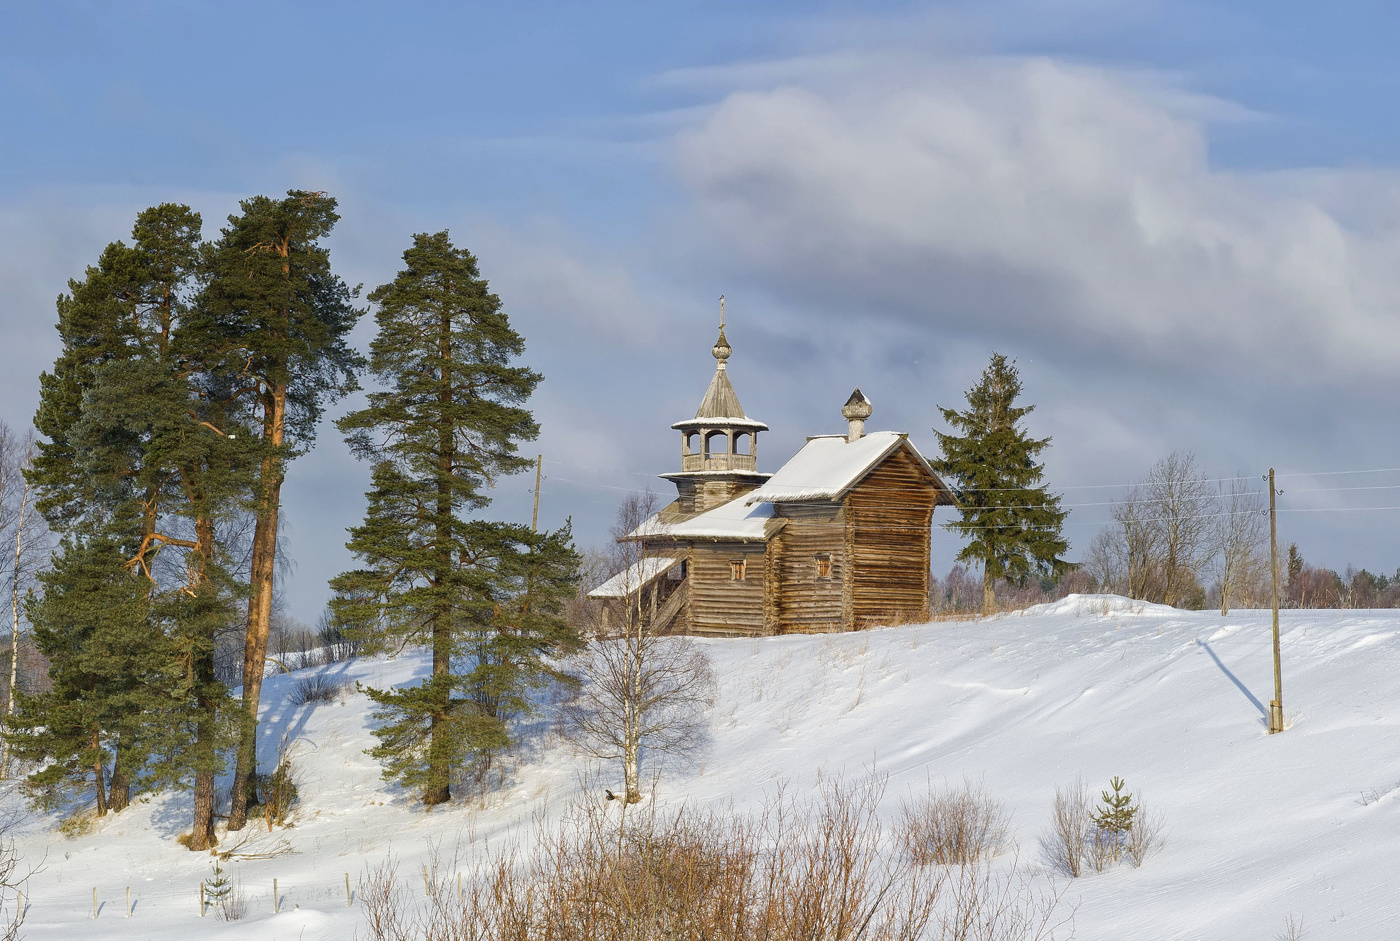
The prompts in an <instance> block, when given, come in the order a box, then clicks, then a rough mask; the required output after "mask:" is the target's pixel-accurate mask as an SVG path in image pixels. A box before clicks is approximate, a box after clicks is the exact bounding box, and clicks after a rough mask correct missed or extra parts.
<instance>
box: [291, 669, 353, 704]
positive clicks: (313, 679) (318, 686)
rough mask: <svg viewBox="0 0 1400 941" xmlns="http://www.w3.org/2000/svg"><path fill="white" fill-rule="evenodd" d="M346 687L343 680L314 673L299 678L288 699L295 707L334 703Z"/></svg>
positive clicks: (293, 685)
mask: <svg viewBox="0 0 1400 941" xmlns="http://www.w3.org/2000/svg"><path fill="white" fill-rule="evenodd" d="M346 685H347V684H346V683H345V682H344V681H343V680H338V679H335V678H333V677H329V676H327V675H326V674H324V673H313V674H311V675H310V676H303V677H299V678H298V679H297V681H296V682H295V683H293V684H292V691H291V693H290V694H289V695H288V697H287V698H288V699H290V700H291V701H292V705H294V706H306V705H312V704H315V703H332V702H335V701H337V700H338V699H340V697H341V696H342V695H343V694H344V692H345V687H346Z"/></svg>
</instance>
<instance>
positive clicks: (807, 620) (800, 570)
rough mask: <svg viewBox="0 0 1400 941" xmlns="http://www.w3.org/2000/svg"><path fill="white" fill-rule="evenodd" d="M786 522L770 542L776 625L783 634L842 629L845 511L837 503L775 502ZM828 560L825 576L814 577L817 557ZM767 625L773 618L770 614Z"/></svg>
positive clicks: (845, 566) (844, 572) (844, 579)
mask: <svg viewBox="0 0 1400 941" xmlns="http://www.w3.org/2000/svg"><path fill="white" fill-rule="evenodd" d="M776 509H777V512H778V515H779V516H782V517H785V518H787V520H788V523H787V525H786V526H785V527H784V528H783V530H782V532H781V533H780V534H779V535H778V536H777V537H776V538H775V539H774V540H773V541H774V542H775V543H777V545H776V546H775V549H774V553H773V554H774V556H775V560H774V563H775V564H774V565H773V570H774V573H775V575H776V577H777V581H778V585H777V610H776V612H774V614H775V616H776V621H777V629H778V631H779V632H783V633H789V632H791V633H803V634H810V633H824V632H828V631H839V630H844V629H845V628H844V616H843V611H844V606H845V605H844V591H843V588H844V585H845V581H846V575H847V573H846V569H847V565H846V549H845V532H846V513H845V509H844V508H843V507H842V506H841V505H840V504H839V503H831V502H828V501H822V502H820V503H780V504H778V505H777V507H776ZM821 554H825V555H828V556H830V558H831V575H830V577H829V578H818V577H817V556H818V555H821ZM770 623H772V617H771V616H770Z"/></svg>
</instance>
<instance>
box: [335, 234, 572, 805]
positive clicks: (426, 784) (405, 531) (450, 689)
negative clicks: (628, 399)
mask: <svg viewBox="0 0 1400 941" xmlns="http://www.w3.org/2000/svg"><path fill="white" fill-rule="evenodd" d="M403 257H404V263H405V267H404V269H403V270H402V271H400V272H399V274H398V275H397V277H396V278H395V279H394V281H393V282H391V283H389V284H385V285H382V286H381V287H379V288H376V289H375V291H374V292H373V293H371V294H370V300H371V301H373V302H374V303H376V304H378V305H379V310H378V312H377V314H376V321H377V323H378V327H379V330H378V334H377V335H376V337H375V339H374V341H373V344H372V345H371V358H370V368H371V370H372V371H373V373H374V375H375V377H376V378H377V379H378V380H379V382H380V383H381V384H382V386H383V391H377V392H372V393H370V395H369V397H368V398H369V404H368V406H367V407H366V408H364V409H361V410H359V411H357V412H353V413H351V414H350V415H347V416H345V417H344V418H342V419H341V420H340V421H339V422H338V423H337V424H338V427H339V428H340V429H341V431H342V432H344V433H345V434H346V439H347V441H348V442H349V444H350V447H351V450H352V451H353V452H354V453H355V455H356V456H357V457H359V458H361V459H365V460H369V461H372V462H373V471H372V488H371V490H370V491H369V493H368V494H367V495H366V496H367V499H368V508H367V509H366V512H365V518H364V522H363V523H362V524H361V525H359V526H356V527H354V528H353V529H351V530H350V534H351V539H350V542H349V543H348V545H349V548H350V549H351V550H352V551H353V552H354V553H355V554H356V556H358V557H359V559H360V560H361V561H362V563H363V566H364V567H363V568H360V569H357V570H355V571H351V572H346V573H345V574H343V575H340V576H339V577H337V578H336V579H335V580H334V581H333V582H332V587H333V588H334V589H335V591H336V593H337V594H336V598H335V600H334V601H333V602H332V606H333V609H334V611H335V614H336V617H337V618H338V619H339V621H340V622H341V623H343V624H345V625H347V626H348V627H349V628H351V629H353V630H354V631H355V632H356V633H357V634H358V635H359V636H360V637H362V638H364V639H365V640H366V641H367V646H368V648H369V649H386V648H391V649H392V648H398V647H401V646H403V645H404V644H416V645H421V646H424V647H427V648H428V649H429V650H430V651H431V653H432V669H431V673H430V675H429V677H428V678H427V679H426V680H425V681H423V682H422V683H421V684H420V685H417V686H413V687H409V688H403V689H395V690H370V691H369V695H370V697H371V698H372V699H373V700H374V702H375V703H376V704H377V705H378V706H379V711H378V718H379V721H380V722H381V723H383V724H382V726H381V727H380V728H379V729H377V730H376V732H375V734H376V735H377V736H378V737H379V745H378V746H376V747H375V748H374V749H372V750H371V754H372V755H374V757H376V758H378V759H379V760H380V761H382V762H384V765H385V769H384V774H385V777H386V778H388V779H392V780H398V781H399V782H401V783H402V784H403V785H404V786H405V787H411V788H416V789H420V790H421V792H422V799H423V802H424V803H425V804H427V805H429V806H431V805H434V804H438V803H441V802H443V801H446V800H448V799H449V798H450V796H451V794H450V789H449V778H450V775H451V772H452V771H453V769H455V768H460V767H461V766H462V765H463V764H464V763H465V762H466V761H468V760H469V759H471V758H483V757H486V756H489V755H490V754H491V753H492V752H494V751H496V750H499V749H501V748H503V747H505V746H506V745H507V744H509V741H510V735H509V722H508V720H509V718H510V716H511V715H512V714H513V713H514V712H517V711H519V710H520V709H522V708H525V699H524V691H525V689H526V688H527V687H528V686H529V685H530V683H532V682H534V681H535V679H536V678H537V677H538V676H539V675H540V674H541V673H542V672H543V671H544V669H545V667H544V664H543V661H542V657H543V656H544V655H545V654H546V653H548V652H549V651H552V650H555V649H559V648H561V647H566V646H568V645H569V644H570V643H571V642H572V638H571V635H570V634H569V633H568V630H567V628H566V627H565V626H564V624H563V622H562V620H561V619H560V618H559V617H558V609H559V606H560V597H561V595H562V594H563V593H564V591H565V590H566V589H567V587H568V586H571V585H572V583H573V580H574V579H575V578H576V575H575V571H576V569H577V565H578V559H577V555H576V553H575V552H574V550H573V547H572V545H570V544H569V536H568V530H567V529H565V530H563V531H561V532H559V533H554V534H545V535H538V534H533V533H531V532H530V530H529V528H527V527H522V526H519V525H514V524H509V523H502V522H492V521H487V520H482V519H479V518H474V517H473V514H474V513H476V512H478V511H480V510H483V509H484V508H486V507H487V506H488V504H489V503H490V498H489V496H488V495H487V494H486V489H487V488H488V487H490V486H492V485H493V483H494V482H495V481H496V480H497V479H498V478H499V477H501V476H502V475H506V474H511V473H515V472H517V471H520V470H523V469H525V468H526V467H527V466H528V464H529V463H530V462H529V461H528V460H526V459H524V458H522V457H521V456H520V455H519V454H518V453H517V447H518V444H519V443H520V442H522V441H528V440H532V439H534V438H535V436H536V435H537V434H538V431H539V428H538V426H537V425H536V424H535V421H534V419H533V418H532V417H531V415H530V412H529V411H527V410H526V409H525V408H524V407H523V403H524V402H525V401H526V399H528V398H529V396H530V394H531V393H532V392H533V391H534V389H535V387H536V385H538V383H539V381H540V376H539V374H538V373H536V372H534V371H532V370H530V369H528V368H525V367H523V366H519V365H515V364H514V360H515V359H516V358H517V357H518V356H519V355H520V354H521V352H523V350H524V340H523V339H522V338H521V336H520V335H519V334H518V333H516V332H515V331H514V330H513V329H512V328H511V325H510V321H509V320H508V318H507V317H506V315H505V313H504V312H503V311H502V310H501V302H500V299H499V298H498V297H497V296H496V295H494V294H491V293H490V292H489V291H488V289H487V284H486V282H485V281H484V280H482V279H481V278H480V277H479V275H478V272H477V264H476V259H475V258H474V257H473V256H472V254H471V253H470V252H468V251H466V250H465V249H459V248H456V247H455V246H453V244H452V242H451V240H450V239H449V237H448V234H447V233H446V232H439V233H437V234H435V235H426V234H419V235H415V236H414V239H413V245H412V247H411V248H409V249H408V250H407V251H405V252H404V256H403Z"/></svg>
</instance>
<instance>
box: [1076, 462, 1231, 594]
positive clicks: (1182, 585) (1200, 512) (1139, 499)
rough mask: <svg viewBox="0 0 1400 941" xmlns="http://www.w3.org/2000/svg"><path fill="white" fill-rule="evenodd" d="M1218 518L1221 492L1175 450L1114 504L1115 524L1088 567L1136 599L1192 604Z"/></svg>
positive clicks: (1211, 552)
mask: <svg viewBox="0 0 1400 941" xmlns="http://www.w3.org/2000/svg"><path fill="white" fill-rule="evenodd" d="M1216 518H1217V502H1216V493H1215V490H1214V489H1213V488H1212V486H1211V483H1210V481H1209V480H1207V479H1206V477H1205V475H1204V474H1202V473H1201V472H1200V469H1199V468H1198V467H1197V465H1196V458H1195V455H1193V454H1191V453H1189V452H1180V451H1174V452H1172V453H1171V454H1169V455H1168V456H1166V457H1164V458H1162V459H1161V460H1160V461H1158V462H1157V463H1156V464H1153V465H1152V467H1151V468H1150V469H1149V470H1148V472H1147V479H1146V480H1144V481H1143V482H1142V483H1141V484H1138V485H1137V486H1135V487H1133V488H1131V489H1130V490H1129V491H1128V492H1127V493H1126V494H1125V495H1124V496H1123V499H1122V500H1121V501H1119V502H1118V503H1116V504H1114V506H1113V523H1112V525H1110V526H1109V527H1108V528H1107V529H1105V530H1104V531H1103V532H1101V533H1100V534H1099V536H1098V537H1097V538H1096V539H1095V540H1094V543H1093V545H1092V546H1091V547H1090V549H1089V553H1088V556H1087V558H1086V565H1087V566H1088V568H1089V569H1090V571H1091V572H1093V574H1094V575H1096V576H1097V577H1098V578H1099V581H1100V583H1101V584H1104V585H1105V587H1110V588H1111V590H1117V591H1120V592H1122V593H1123V594H1125V595H1127V596H1128V597H1130V598H1140V599H1142V600H1144V601H1154V602H1158V603H1161V604H1169V605H1179V604H1182V603H1183V602H1189V601H1190V600H1191V599H1192V597H1193V595H1196V594H1197V593H1198V592H1199V590H1200V576H1201V573H1202V572H1203V571H1204V570H1205V567H1206V565H1207V564H1208V563H1209V562H1210V560H1211V559H1212V557H1213V556H1214V554H1215V547H1216V529H1215V525H1214V524H1215V520H1216Z"/></svg>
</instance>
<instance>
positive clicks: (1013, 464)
mask: <svg viewBox="0 0 1400 941" xmlns="http://www.w3.org/2000/svg"><path fill="white" fill-rule="evenodd" d="M1020 394H1021V379H1020V376H1019V375H1018V374H1017V371H1016V366H1015V363H1014V362H1008V361H1007V359H1006V357H1005V356H1003V355H1001V354H1000V353H993V354H992V359H991V362H990V363H989V364H988V365H987V368H986V369H984V370H983V371H982V376H981V378H980V379H979V380H978V382H977V384H976V385H974V386H973V387H972V388H971V389H969V390H968V391H967V404H968V407H967V409H966V410H965V411H957V410H956V409H951V408H942V407H940V408H939V411H940V412H942V414H943V420H944V421H945V422H947V423H948V424H949V425H950V426H952V428H953V429H955V430H956V432H957V433H943V432H938V431H935V434H937V436H938V443H939V446H940V448H941V449H942V451H943V456H942V457H941V458H939V459H938V460H935V461H931V462H930V463H931V464H932V466H933V468H934V469H935V470H936V471H938V473H940V474H943V475H947V476H950V477H952V478H953V479H954V480H955V481H956V483H957V486H956V495H957V498H958V509H959V513H960V519H957V520H954V521H952V522H950V523H948V524H947V526H948V528H949V529H950V530H952V531H954V532H956V533H959V534H960V535H962V536H963V537H965V538H966V539H967V540H968V543H967V545H966V546H964V547H963V549H962V551H961V552H959V553H958V556H957V558H958V561H959V562H976V563H979V564H980V565H981V566H982V613H983V614H990V613H991V608H992V604H993V601H994V598H993V594H992V586H993V584H994V583H995V582H996V581H997V580H998V579H1007V580H1010V581H1013V582H1016V583H1017V584H1025V582H1026V580H1027V579H1028V578H1030V577H1031V576H1033V575H1046V576H1050V577H1053V578H1058V577H1059V576H1060V575H1061V574H1063V572H1064V571H1065V570H1066V568H1067V563H1065V561H1064V560H1063V559H1062V558H1061V557H1062V556H1063V555H1064V553H1065V551H1066V550H1067V549H1068V548H1069V543H1067V542H1066V541H1065V540H1064V538H1063V536H1062V535H1061V532H1062V528H1063V525H1064V520H1065V516H1066V515H1067V511H1065V510H1062V509H1060V497H1059V495H1057V494H1052V493H1050V492H1049V489H1048V487H1047V486H1046V485H1045V484H1044V483H1042V481H1043V479H1044V472H1045V466H1044V465H1043V464H1038V463H1036V457H1037V456H1038V455H1039V454H1040V453H1041V452H1042V451H1044V450H1045V448H1046V447H1047V446H1048V445H1049V444H1050V439H1049V438H1032V437H1030V436H1029V435H1028V434H1027V433H1026V430H1025V428H1024V427H1022V426H1021V425H1020V424H1019V423H1020V421H1021V419H1023V418H1024V417H1025V416H1026V415H1028V414H1030V412H1031V411H1033V410H1034V408H1035V406H1033V405H1024V406H1018V405H1017V404H1016V399H1017V397H1018V396H1019V395H1020Z"/></svg>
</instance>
